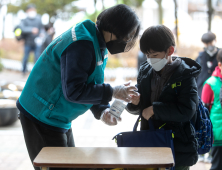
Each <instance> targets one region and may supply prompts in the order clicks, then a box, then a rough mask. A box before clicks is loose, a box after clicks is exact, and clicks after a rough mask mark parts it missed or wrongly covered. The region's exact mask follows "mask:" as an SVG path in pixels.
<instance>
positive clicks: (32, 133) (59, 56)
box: [17, 4, 140, 170]
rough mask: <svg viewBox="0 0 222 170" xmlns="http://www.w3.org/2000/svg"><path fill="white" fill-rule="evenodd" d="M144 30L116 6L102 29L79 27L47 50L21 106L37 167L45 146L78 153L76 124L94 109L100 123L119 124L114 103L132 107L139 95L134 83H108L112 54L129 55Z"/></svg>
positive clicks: (127, 11) (101, 18) (100, 20)
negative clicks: (106, 71)
mask: <svg viewBox="0 0 222 170" xmlns="http://www.w3.org/2000/svg"><path fill="white" fill-rule="evenodd" d="M139 29H140V22H139V19H138V17H137V15H136V14H135V12H134V11H133V10H132V9H131V8H130V7H128V6H126V5H123V4H121V5H116V6H113V7H111V8H108V9H106V10H104V11H103V12H102V13H100V14H99V16H98V17H97V22H96V24H95V23H93V22H92V21H90V20H85V21H83V22H81V23H78V24H77V25H75V26H73V27H72V28H70V29H69V30H67V31H66V32H64V33H63V34H62V35H60V36H59V37H57V38H56V39H54V40H53V42H52V43H51V44H50V45H49V46H48V47H47V48H46V49H45V50H44V52H43V53H42V55H41V56H40V58H39V59H38V61H37V63H36V64H35V66H34V68H33V70H32V72H31V74H30V76H29V78H28V80H27V83H26V85H25V87H24V89H23V91H22V94H21V96H20V98H19V99H18V100H17V107H18V109H19V110H20V120H21V124H22V128H23V133H24V137H25V142H26V146H27V149H28V152H29V156H30V158H31V161H33V160H34V158H35V157H36V155H37V154H38V153H39V151H40V150H41V149H42V148H43V147H45V146H55V147H74V146H75V145H74V139H73V134H72V128H71V122H72V120H74V119H76V118H77V117H78V116H79V115H81V114H83V113H85V112H86V111H87V110H88V109H90V110H91V111H92V113H93V114H94V116H95V118H96V119H100V120H102V121H103V122H104V123H106V124H108V125H116V124H117V119H116V118H114V117H112V116H111V114H110V112H109V107H110V106H109V102H110V101H111V100H112V97H114V98H118V99H122V100H124V101H126V102H130V101H131V96H130V95H137V94H138V93H137V92H135V90H137V88H136V87H134V86H130V83H128V84H125V85H119V86H115V87H111V85H110V84H105V83H104V69H105V66H106V63H107V59H108V51H109V52H110V53H111V54H117V53H122V52H127V51H129V50H130V49H131V48H132V47H133V46H134V43H135V41H136V39H137V37H138V33H139ZM107 49H108V50H107ZM33 143H34V144H33ZM35 169H36V170H39V168H37V167H35Z"/></svg>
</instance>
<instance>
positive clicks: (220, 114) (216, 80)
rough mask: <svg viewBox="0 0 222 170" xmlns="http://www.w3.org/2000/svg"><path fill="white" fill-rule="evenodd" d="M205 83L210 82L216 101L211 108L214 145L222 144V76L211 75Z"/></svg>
mask: <svg viewBox="0 0 222 170" xmlns="http://www.w3.org/2000/svg"><path fill="white" fill-rule="evenodd" d="M204 84H209V85H210V87H211V89H212V90H213V93H214V103H213V105H212V108H211V110H210V119H211V122H212V124H213V136H214V143H213V146H222V126H221V125H222V108H221V104H220V87H221V85H222V82H221V80H220V77H215V76H211V77H210V78H209V79H207V80H206V82H205V83H204Z"/></svg>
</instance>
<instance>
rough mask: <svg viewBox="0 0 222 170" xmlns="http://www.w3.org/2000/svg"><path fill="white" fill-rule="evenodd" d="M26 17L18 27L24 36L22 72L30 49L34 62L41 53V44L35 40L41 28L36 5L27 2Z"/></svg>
mask: <svg viewBox="0 0 222 170" xmlns="http://www.w3.org/2000/svg"><path fill="white" fill-rule="evenodd" d="M26 14H27V18H25V19H24V20H22V21H21V23H20V24H19V27H20V29H21V31H22V33H23V34H25V36H24V42H25V44H24V57H23V61H22V64H23V69H22V72H23V74H25V73H26V71H27V67H26V66H27V62H28V59H29V54H30V52H31V51H33V52H34V56H35V59H34V61H35V62H36V61H37V60H38V58H39V56H40V53H41V44H39V43H38V42H37V40H38V37H39V35H40V32H41V31H42V30H43V25H42V21H41V16H40V15H37V11H36V7H35V5H34V4H29V5H28V6H27V8H26Z"/></svg>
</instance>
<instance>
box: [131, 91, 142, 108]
mask: <svg viewBox="0 0 222 170" xmlns="http://www.w3.org/2000/svg"><path fill="white" fill-rule="evenodd" d="M138 94H139V93H138ZM131 101H132V102H131V103H132V104H134V105H138V104H139V102H140V94H139V95H138V96H135V95H132V96H131Z"/></svg>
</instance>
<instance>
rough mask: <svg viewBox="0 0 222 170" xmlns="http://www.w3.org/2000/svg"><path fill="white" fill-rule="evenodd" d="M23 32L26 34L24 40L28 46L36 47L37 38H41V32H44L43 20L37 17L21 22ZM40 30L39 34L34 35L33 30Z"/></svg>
mask: <svg viewBox="0 0 222 170" xmlns="http://www.w3.org/2000/svg"><path fill="white" fill-rule="evenodd" d="M19 26H20V28H21V30H22V32H23V33H24V34H25V36H24V40H25V44H26V45H30V46H35V45H36V44H35V38H36V37H38V36H39V34H40V32H41V31H42V30H43V25H42V20H41V16H40V15H37V16H36V17H35V18H29V17H27V18H25V19H23V20H21V23H20V24H19ZM34 27H35V28H38V29H39V33H38V34H36V35H35V34H33V33H32V29H33V28H34Z"/></svg>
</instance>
